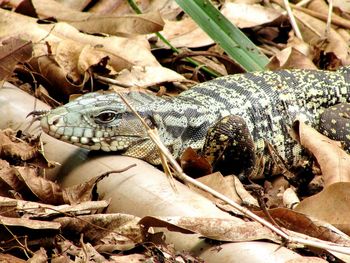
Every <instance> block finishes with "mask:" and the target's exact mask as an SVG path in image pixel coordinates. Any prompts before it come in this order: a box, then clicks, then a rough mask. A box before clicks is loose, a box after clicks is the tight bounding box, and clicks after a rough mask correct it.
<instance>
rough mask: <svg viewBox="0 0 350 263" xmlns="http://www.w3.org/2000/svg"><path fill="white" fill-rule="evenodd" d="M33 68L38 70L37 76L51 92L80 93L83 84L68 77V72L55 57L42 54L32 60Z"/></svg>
mask: <svg viewBox="0 0 350 263" xmlns="http://www.w3.org/2000/svg"><path fill="white" fill-rule="evenodd" d="M30 65H31V67H32V69H33V70H34V71H35V72H36V74H35V75H36V77H37V78H38V79H39V80H40V81H41V83H43V84H44V86H46V87H47V88H48V89H49V90H50V91H51V92H52V91H54V92H55V93H57V94H59V95H61V96H62V95H65V96H69V95H70V94H73V93H79V92H80V90H81V88H82V84H83V83H78V84H75V83H73V82H71V81H70V80H69V79H68V78H67V74H66V72H65V71H64V69H62V68H61V67H60V65H59V64H58V63H57V62H56V61H55V59H54V58H53V57H48V56H40V57H35V58H34V59H32V60H31V61H30Z"/></svg>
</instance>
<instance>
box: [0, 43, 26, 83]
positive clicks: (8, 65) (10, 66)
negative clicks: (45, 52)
mask: <svg viewBox="0 0 350 263" xmlns="http://www.w3.org/2000/svg"><path fill="white" fill-rule="evenodd" d="M32 51H33V44H32V42H31V41H26V40H22V39H19V38H14V37H10V38H7V39H5V40H2V43H1V44H0V80H5V79H7V78H8V77H10V76H11V74H12V72H13V70H14V69H15V66H16V64H17V63H19V62H22V63H24V62H26V61H27V60H29V59H30V58H31V57H32Z"/></svg>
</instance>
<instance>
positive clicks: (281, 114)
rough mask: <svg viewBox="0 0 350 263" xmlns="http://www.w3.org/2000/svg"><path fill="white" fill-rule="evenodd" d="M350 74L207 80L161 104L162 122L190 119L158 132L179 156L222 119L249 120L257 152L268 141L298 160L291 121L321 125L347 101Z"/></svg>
mask: <svg viewBox="0 0 350 263" xmlns="http://www.w3.org/2000/svg"><path fill="white" fill-rule="evenodd" d="M349 74H350V71H349V69H346V68H344V69H342V70H339V71H337V72H329V71H317V70H315V71H313V70H282V71H277V72H273V71H267V72H255V73H246V74H237V75H231V76H225V77H221V78H217V79H215V80H213V81H208V82H204V83H201V84H199V85H196V86H195V87H193V88H192V89H190V90H189V91H186V92H183V93H182V94H181V95H180V96H178V97H177V98H175V99H173V100H172V101H171V103H169V104H168V103H162V102H161V103H159V107H157V111H156V115H159V119H163V120H165V119H167V118H168V116H177V115H178V116H181V115H182V116H185V118H186V121H182V122H181V124H180V122H177V121H176V118H175V119H174V120H173V121H172V122H171V123H169V124H165V125H164V127H162V128H163V129H164V130H163V132H161V133H160V134H162V135H163V136H166V137H167V138H165V140H167V141H169V142H170V141H172V142H173V143H175V147H174V150H175V155H178V154H180V153H181V151H183V150H184V148H186V147H188V146H191V147H192V148H201V146H202V145H203V142H204V139H205V135H206V133H207V131H208V129H209V128H210V127H211V126H212V125H213V124H214V123H216V121H218V120H219V119H220V118H221V117H223V116H227V115H230V114H232V115H238V116H241V117H242V118H243V119H244V120H245V121H246V123H247V126H248V128H249V130H250V132H251V134H252V136H253V138H254V141H255V144H256V147H257V150H258V151H262V150H263V148H264V139H266V140H268V141H269V142H270V143H272V145H274V146H275V147H276V148H277V150H278V151H279V153H280V155H281V157H282V158H284V159H286V160H289V161H297V160H298V157H299V152H300V149H299V146H298V145H297V144H296V143H295V141H294V140H293V139H292V138H291V137H290V136H289V128H290V126H291V124H292V122H293V121H294V120H295V119H297V118H298V119H300V120H303V121H306V122H308V123H309V124H311V125H313V126H314V127H317V124H318V122H319V117H320V114H321V113H322V112H323V110H324V109H325V108H327V107H329V106H332V105H335V104H337V103H340V102H345V101H348V100H349V96H350V82H349V81H348V80H349V79H348V78H349ZM156 104H157V103H156ZM180 112H181V113H180ZM179 131H182V134H181V136H179V133H180V132H179Z"/></svg>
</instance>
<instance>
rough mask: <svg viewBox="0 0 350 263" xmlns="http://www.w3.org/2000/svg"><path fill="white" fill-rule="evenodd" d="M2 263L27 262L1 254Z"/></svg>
mask: <svg viewBox="0 0 350 263" xmlns="http://www.w3.org/2000/svg"><path fill="white" fill-rule="evenodd" d="M0 262H4V263H25V262H27V261H25V260H23V259H20V258H18V257H15V256H13V255H11V254H5V253H0Z"/></svg>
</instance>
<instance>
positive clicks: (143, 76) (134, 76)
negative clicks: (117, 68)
mask: <svg viewBox="0 0 350 263" xmlns="http://www.w3.org/2000/svg"><path fill="white" fill-rule="evenodd" d="M116 79H117V80H118V81H120V82H122V83H125V84H127V85H129V86H137V87H148V86H152V85H156V84H159V83H163V82H172V81H186V79H185V78H184V77H183V76H181V75H180V74H178V73H175V72H174V71H172V70H170V69H167V68H164V67H158V66H155V67H152V66H147V67H141V66H134V67H132V68H131V70H130V71H129V70H127V69H125V70H122V71H121V72H120V73H119V75H118V77H117V78H116Z"/></svg>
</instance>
